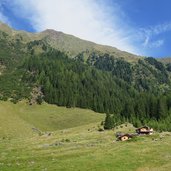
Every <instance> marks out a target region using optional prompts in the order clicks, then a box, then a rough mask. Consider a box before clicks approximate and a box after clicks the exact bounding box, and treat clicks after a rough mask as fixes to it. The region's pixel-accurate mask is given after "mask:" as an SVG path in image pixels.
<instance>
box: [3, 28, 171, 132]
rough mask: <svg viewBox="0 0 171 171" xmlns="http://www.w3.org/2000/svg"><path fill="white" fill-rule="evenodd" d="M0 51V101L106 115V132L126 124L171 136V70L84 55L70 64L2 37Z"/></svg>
mask: <svg viewBox="0 0 171 171" xmlns="http://www.w3.org/2000/svg"><path fill="white" fill-rule="evenodd" d="M0 47H1V49H0V100H4V101H6V100H10V101H12V102H13V103H17V102H18V101H20V100H22V99H28V100H29V102H30V104H33V103H35V102H36V103H38V104H41V103H42V102H43V101H46V102H47V103H49V104H56V105H58V106H66V107H68V108H71V107H80V108H85V109H91V110H93V111H96V112H100V113H106V119H105V122H104V123H102V124H103V125H104V128H105V129H111V128H113V127H116V126H117V125H120V124H122V123H123V122H130V123H133V125H134V126H136V127H138V126H140V125H142V124H143V125H145V124H147V125H149V126H151V127H153V128H154V129H156V130H159V131H171V125H170V122H171V91H170V84H171V82H170V80H171V79H170V74H171V64H163V63H161V62H160V61H158V60H156V59H154V58H152V57H148V58H140V59H139V60H138V61H137V62H134V63H131V62H128V61H126V60H125V59H123V58H117V57H113V56H112V55H110V54H107V53H104V54H102V53H98V52H87V51H86V52H82V53H79V54H78V55H77V56H75V58H70V57H69V56H68V55H67V54H66V53H65V52H61V51H59V50H57V49H54V48H52V47H51V46H50V45H48V43H47V42H46V40H34V41H30V42H27V43H26V42H23V38H22V36H18V37H17V38H15V39H13V38H11V36H9V35H8V34H7V33H5V32H2V31H0ZM85 54H86V57H85Z"/></svg>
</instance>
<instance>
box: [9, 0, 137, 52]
mask: <svg viewBox="0 0 171 171" xmlns="http://www.w3.org/2000/svg"><path fill="white" fill-rule="evenodd" d="M12 3H13V5H15V8H14V9H16V10H17V11H16V14H19V15H20V16H21V15H22V16H23V17H27V18H29V19H30V21H31V23H32V25H33V28H35V29H36V30H37V31H42V30H44V29H47V28H51V29H55V30H57V31H63V32H65V33H68V34H72V35H75V36H78V37H80V38H83V39H86V40H90V41H94V42H97V43H100V44H106V45H111V46H114V47H117V48H119V49H121V50H125V51H128V52H132V53H136V48H135V47H134V46H133V44H132V43H131V40H132V35H133V34H132V31H131V28H130V27H128V26H127V25H126V24H125V23H126V22H125V21H126V20H125V15H124V13H123V11H122V10H121V8H120V7H119V6H118V5H117V4H115V5H114V6H113V7H112V8H111V7H110V6H107V5H106V4H105V5H104V3H105V1H101V0H30V1H28V0H14V1H13V2H12ZM18 11H20V13H18ZM123 21H124V22H125V23H123Z"/></svg>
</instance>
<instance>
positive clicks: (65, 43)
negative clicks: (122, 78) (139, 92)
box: [0, 23, 140, 61]
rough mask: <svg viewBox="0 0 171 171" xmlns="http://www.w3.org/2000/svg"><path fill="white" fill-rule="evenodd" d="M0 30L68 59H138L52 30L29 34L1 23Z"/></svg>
mask: <svg viewBox="0 0 171 171" xmlns="http://www.w3.org/2000/svg"><path fill="white" fill-rule="evenodd" d="M0 30H1V31H3V32H5V33H7V34H9V35H11V36H12V37H13V38H15V39H18V38H20V39H22V41H23V42H25V43H28V42H30V41H34V40H42V41H45V42H46V43H47V44H48V45H49V46H51V47H52V48H54V49H57V50H60V51H63V52H65V53H67V54H68V55H69V56H70V57H75V56H77V55H78V54H80V53H83V52H84V53H85V54H87V55H88V54H90V53H92V52H96V53H99V54H105V53H108V54H110V55H112V56H114V57H119V58H125V59H127V60H129V61H137V60H138V59H139V57H140V56H137V55H133V54H130V53H128V52H125V51H120V50H118V49H117V48H114V47H111V46H104V45H99V44H96V43H93V42H90V41H86V40H82V39H80V38H77V37H75V36H72V35H69V34H64V33H63V32H58V31H55V30H52V29H47V30H45V31H43V32H40V33H29V32H25V31H16V30H13V29H12V28H10V27H9V26H8V25H6V24H3V23H1V24H0ZM87 55H86V56H87Z"/></svg>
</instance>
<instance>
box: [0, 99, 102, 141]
mask: <svg viewBox="0 0 171 171" xmlns="http://www.w3.org/2000/svg"><path fill="white" fill-rule="evenodd" d="M0 111H1V112H0V123H1V127H0V135H1V138H2V137H4V138H11V137H12V138H19V137H32V136H33V135H34V134H35V135H36V134H37V133H38V132H35V131H34V130H33V129H32V128H36V129H38V130H40V131H41V132H48V131H57V130H62V129H67V128H73V127H77V126H81V125H82V126H83V125H86V124H91V123H96V122H99V123H100V122H101V121H103V120H104V115H103V114H99V113H95V112H93V111H90V110H84V109H78V108H74V109H72V108H71V109H67V108H65V107H57V106H54V105H48V104H42V105H34V106H29V105H28V104H26V102H20V103H18V104H13V103H10V102H2V101H0Z"/></svg>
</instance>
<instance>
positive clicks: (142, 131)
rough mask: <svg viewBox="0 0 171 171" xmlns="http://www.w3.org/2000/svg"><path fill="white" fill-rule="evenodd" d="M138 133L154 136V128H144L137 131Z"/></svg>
mask: <svg viewBox="0 0 171 171" xmlns="http://www.w3.org/2000/svg"><path fill="white" fill-rule="evenodd" d="M136 133H137V134H139V135H141V134H142V135H151V134H153V128H150V127H148V126H142V127H140V128H137V129H136Z"/></svg>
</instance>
